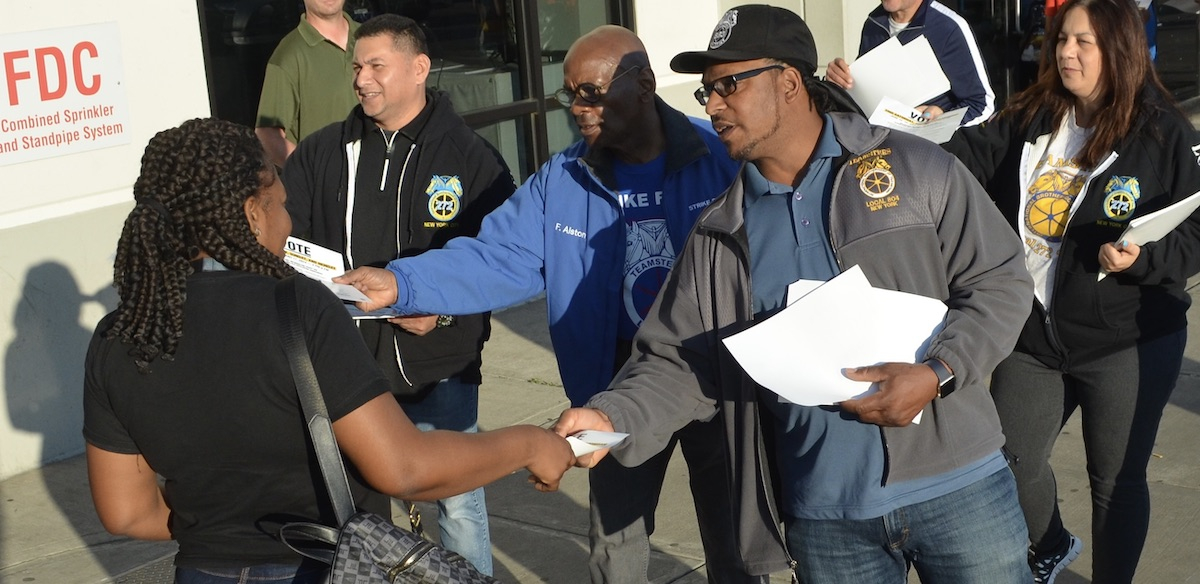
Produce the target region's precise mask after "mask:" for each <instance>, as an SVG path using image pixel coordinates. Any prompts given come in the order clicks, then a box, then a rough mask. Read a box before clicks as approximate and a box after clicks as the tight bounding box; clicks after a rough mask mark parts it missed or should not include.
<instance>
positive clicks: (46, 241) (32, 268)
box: [0, 0, 209, 480]
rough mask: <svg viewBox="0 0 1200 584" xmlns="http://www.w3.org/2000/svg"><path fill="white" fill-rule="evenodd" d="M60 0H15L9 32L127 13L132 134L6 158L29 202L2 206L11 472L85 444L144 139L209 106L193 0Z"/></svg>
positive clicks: (0, 331) (4, 402) (7, 466)
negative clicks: (88, 361) (96, 145)
mask: <svg viewBox="0 0 1200 584" xmlns="http://www.w3.org/2000/svg"><path fill="white" fill-rule="evenodd" d="M51 4H52V8H51V7H50V6H51ZM51 4H47V3H46V2H45V1H44V0H5V2H4V8H5V18H4V19H3V20H0V35H6V34H14V33H23V32H31V31H37V30H43V29H51V28H62V27H71V26H80V25H86V24H95V23H108V22H115V23H117V25H118V27H119V31H120V39H121V54H122V57H123V69H124V80H125V93H126V97H127V99H128V103H129V110H130V116H129V117H130V119H129V123H130V125H131V127H132V131H131V142H130V143H129V144H127V145H123V146H115V147H111V148H107V149H104V150H96V151H91V152H86V153H80V154H70V155H65V156H58V157H55V158H49V159H45V160H36V161H31V162H25V163H20V164H15V165H10V166H0V185H2V186H0V197H3V198H5V200H6V201H10V202H11V201H14V200H18V201H19V204H15V205H5V206H4V208H5V209H11V210H10V211H8V212H5V213H2V214H0V282H2V284H0V348H3V350H4V360H3V363H2V364H0V480H3V479H5V478H8V477H10V476H12V475H14V474H17V473H20V472H22V471H25V470H29V469H32V468H35V467H38V466H40V465H41V464H42V463H45V462H50V461H53V460H57V459H61V458H65V457H68V456H71V455H74V454H77V453H79V452H82V450H83V438H82V436H81V435H80V429H81V428H82V422H83V414H82V379H83V369H82V368H83V355H84V352H85V351H86V348H87V342H88V339H89V338H90V336H91V331H92V329H93V327H94V326H95V323H96V321H97V320H99V318H100V317H101V316H103V314H104V313H105V312H106V308H105V305H107V306H108V308H112V307H113V305H114V304H115V292H114V291H112V288H111V286H110V284H111V282H112V258H113V253H114V251H115V249H116V240H117V237H118V236H119V234H120V230H121V225H122V223H123V221H124V218H125V214H126V213H127V212H128V210H129V209H130V208H131V206H132V203H131V201H132V187H133V181H134V179H135V178H136V177H137V172H138V165H139V161H140V159H141V155H142V150H143V149H144V148H145V145H146V142H147V141H148V140H149V139H150V137H151V136H153V135H154V134H155V133H156V132H158V131H160V130H163V129H165V128H168V127H171V126H175V125H178V124H179V123H180V122H182V121H184V120H186V119H189V118H194V117H204V116H208V115H209V105H208V90H207V85H206V81H205V73H204V61H203V56H202V54H201V43H200V28H199V18H198V17H197V14H196V2H195V1H194V0H122V1H121V2H95V1H93V0H58V1H56V2H53V3H51ZM0 75H3V69H2V68H0ZM0 106H7V102H3V103H0ZM5 113H6V112H5V110H4V109H2V107H0V115H4V114H5ZM46 199H54V200H57V201H59V202H56V203H52V204H46V203H44V202H43V201H45V200H46Z"/></svg>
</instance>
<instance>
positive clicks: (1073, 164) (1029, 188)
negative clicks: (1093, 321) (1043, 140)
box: [1019, 109, 1092, 306]
mask: <svg viewBox="0 0 1200 584" xmlns="http://www.w3.org/2000/svg"><path fill="white" fill-rule="evenodd" d="M1091 134H1092V130H1091V128H1081V127H1079V126H1078V125H1077V124H1076V123H1075V110H1073V109H1072V110H1071V111H1070V112H1068V114H1067V115H1066V116H1063V121H1062V124H1060V125H1059V127H1058V129H1057V130H1055V132H1054V134H1053V135H1052V136H1051V138H1050V142H1049V143H1048V144H1047V145H1046V151H1045V153H1044V154H1043V155H1042V157H1041V158H1040V159H1039V160H1037V161H1036V163H1035V164H1034V165H1033V168H1032V172H1030V173H1029V174H1027V175H1026V176H1024V177H1022V178H1023V181H1022V184H1023V189H1022V193H1021V194H1022V205H1021V221H1020V222H1019V224H1020V234H1021V241H1022V242H1023V243H1024V244H1025V267H1026V268H1028V269H1029V274H1030V275H1031V276H1033V290H1034V294H1035V296H1036V297H1037V299H1038V300H1039V301H1041V303H1042V306H1049V305H1050V298H1051V296H1052V295H1053V293H1054V273H1055V270H1056V269H1057V266H1058V255H1059V251H1060V249H1061V248H1062V236H1063V232H1064V231H1066V227H1067V223H1068V222H1069V220H1070V217H1071V214H1072V213H1074V212H1075V209H1077V208H1078V207H1079V203H1080V201H1081V200H1082V198H1081V197H1079V192H1080V191H1081V190H1082V189H1083V185H1084V184H1085V183H1086V182H1087V179H1088V176H1089V174H1090V173H1089V172H1087V171H1084V170H1082V169H1080V168H1079V161H1078V156H1079V153H1080V152H1081V151H1082V150H1083V147H1084V145H1085V144H1086V143H1087V139H1088V137H1089V136H1091Z"/></svg>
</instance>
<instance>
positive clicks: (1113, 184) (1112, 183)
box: [1104, 176, 1142, 221]
mask: <svg viewBox="0 0 1200 584" xmlns="http://www.w3.org/2000/svg"><path fill="white" fill-rule="evenodd" d="M1140 198H1142V187H1141V185H1139V184H1138V179H1137V177H1136V176H1114V177H1112V178H1110V179H1108V184H1107V185H1105V187H1104V214H1105V215H1106V216H1108V218H1109V219H1112V220H1113V221H1126V220H1128V219H1129V216H1130V215H1133V210H1134V209H1136V208H1137V201H1138V199H1140Z"/></svg>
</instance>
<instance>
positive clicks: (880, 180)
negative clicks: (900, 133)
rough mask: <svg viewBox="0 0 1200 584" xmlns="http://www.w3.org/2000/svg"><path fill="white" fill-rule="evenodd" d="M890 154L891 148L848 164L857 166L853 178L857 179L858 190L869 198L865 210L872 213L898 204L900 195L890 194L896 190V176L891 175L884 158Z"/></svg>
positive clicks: (872, 152)
mask: <svg viewBox="0 0 1200 584" xmlns="http://www.w3.org/2000/svg"><path fill="white" fill-rule="evenodd" d="M891 153H892V149H891V148H881V149H879V150H872V151H870V152H868V153H866V154H864V155H862V156H859V157H857V158H855V159H854V160H851V161H850V164H856V165H858V168H857V169H856V171H855V174H854V176H855V177H856V178H857V179H858V188H859V190H861V191H862V193H863V194H864V195H866V196H867V197H868V198H869V200H868V201H867V208H868V209H870V210H872V211H878V210H880V209H887V208H891V207H895V206H897V205H899V204H900V195H894V194H892V192H893V191H895V190H896V175H894V174H892V165H891V164H889V163H888V161H887V159H886V158H884V157H885V156H887V155H889V154H891Z"/></svg>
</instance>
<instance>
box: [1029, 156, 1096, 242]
mask: <svg viewBox="0 0 1200 584" xmlns="http://www.w3.org/2000/svg"><path fill="white" fill-rule="evenodd" d="M1082 188H1083V180H1081V179H1080V178H1079V177H1078V176H1072V175H1071V174H1070V173H1066V172H1063V171H1061V170H1051V171H1047V172H1045V173H1042V175H1041V176H1039V177H1037V178H1036V179H1034V181H1033V186H1031V187H1029V200H1028V201H1027V202H1026V203H1025V227H1026V228H1028V229H1029V231H1031V232H1033V233H1035V234H1037V235H1038V236H1040V237H1041V238H1043V239H1045V240H1046V241H1048V242H1050V243H1058V242H1060V241H1062V236H1063V232H1064V231H1066V230H1067V219H1068V218H1069V217H1070V213H1071V204H1072V202H1073V201H1074V200H1075V197H1076V196H1078V195H1079V191H1080V189H1082Z"/></svg>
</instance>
